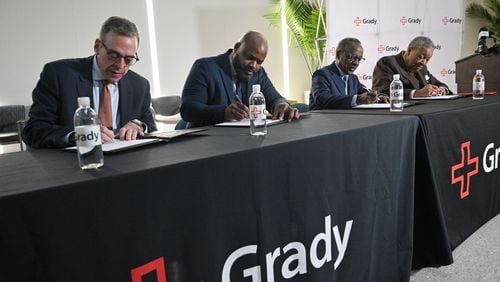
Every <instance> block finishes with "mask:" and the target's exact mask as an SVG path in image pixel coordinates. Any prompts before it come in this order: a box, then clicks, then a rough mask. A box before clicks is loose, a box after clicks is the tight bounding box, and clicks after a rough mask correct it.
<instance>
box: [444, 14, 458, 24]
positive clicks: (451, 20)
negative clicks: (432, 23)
mask: <svg viewBox="0 0 500 282" xmlns="http://www.w3.org/2000/svg"><path fill="white" fill-rule="evenodd" d="M441 22H442V23H443V25H448V24H461V23H462V19H461V18H451V17H450V18H449V17H448V16H444V17H443V19H442V20H441Z"/></svg>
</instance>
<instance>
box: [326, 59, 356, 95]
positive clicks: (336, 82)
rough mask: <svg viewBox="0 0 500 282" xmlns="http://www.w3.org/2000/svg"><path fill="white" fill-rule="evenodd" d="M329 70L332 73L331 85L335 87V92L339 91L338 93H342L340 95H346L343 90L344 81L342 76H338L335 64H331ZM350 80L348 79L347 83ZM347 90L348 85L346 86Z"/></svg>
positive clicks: (338, 72) (338, 71)
mask: <svg viewBox="0 0 500 282" xmlns="http://www.w3.org/2000/svg"><path fill="white" fill-rule="evenodd" d="M330 70H331V71H332V72H333V73H334V75H333V82H334V83H333V84H334V85H335V87H336V88H337V90H338V91H339V93H342V95H344V96H345V95H346V93H345V88H344V81H343V80H342V76H341V74H340V70H339V68H338V67H337V65H335V62H333V63H332V64H331V68H330ZM350 80H351V79H350V78H349V80H348V81H347V82H348V83H349V81H350ZM347 87H348V88H347V89H349V85H348V86H347Z"/></svg>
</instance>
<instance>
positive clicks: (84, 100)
mask: <svg viewBox="0 0 500 282" xmlns="http://www.w3.org/2000/svg"><path fill="white" fill-rule="evenodd" d="M78 106H79V107H83V106H90V98H89V97H78Z"/></svg>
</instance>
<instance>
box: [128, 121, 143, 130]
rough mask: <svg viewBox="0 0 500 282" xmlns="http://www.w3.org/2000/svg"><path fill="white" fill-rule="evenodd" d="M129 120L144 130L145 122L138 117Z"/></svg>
mask: <svg viewBox="0 0 500 282" xmlns="http://www.w3.org/2000/svg"><path fill="white" fill-rule="evenodd" d="M130 122H131V123H133V124H135V125H138V126H139V127H140V128H142V130H146V128H145V124H144V123H143V122H142V121H140V120H138V119H133V120H131V121H130Z"/></svg>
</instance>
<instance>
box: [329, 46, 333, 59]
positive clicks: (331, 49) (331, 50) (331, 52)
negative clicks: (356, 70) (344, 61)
mask: <svg viewBox="0 0 500 282" xmlns="http://www.w3.org/2000/svg"><path fill="white" fill-rule="evenodd" d="M328 52H329V53H330V54H332V57H334V58H335V47H332V48H330V51H328Z"/></svg>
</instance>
